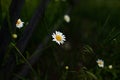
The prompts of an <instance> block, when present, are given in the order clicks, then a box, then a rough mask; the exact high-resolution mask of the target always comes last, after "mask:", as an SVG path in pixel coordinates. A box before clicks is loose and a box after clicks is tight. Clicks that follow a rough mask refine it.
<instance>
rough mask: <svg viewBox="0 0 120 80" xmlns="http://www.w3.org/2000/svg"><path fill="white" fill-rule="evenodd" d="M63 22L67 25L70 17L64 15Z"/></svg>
mask: <svg viewBox="0 0 120 80" xmlns="http://www.w3.org/2000/svg"><path fill="white" fill-rule="evenodd" d="M64 20H65V21H66V22H67V23H69V22H70V17H69V15H67V14H66V15H64Z"/></svg>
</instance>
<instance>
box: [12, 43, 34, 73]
mask: <svg viewBox="0 0 120 80" xmlns="http://www.w3.org/2000/svg"><path fill="white" fill-rule="evenodd" d="M11 45H12V46H13V47H14V48H15V49H16V50H17V52H18V53H19V55H20V56H21V57H22V58H23V59H24V61H25V62H26V63H27V64H28V66H29V67H30V69H31V70H32V72H33V73H34V74H36V72H35V70H34V69H33V68H32V66H31V64H30V63H29V62H28V60H27V59H26V58H25V57H24V56H23V55H22V53H21V52H20V50H19V49H18V48H17V47H16V46H15V44H14V43H11Z"/></svg>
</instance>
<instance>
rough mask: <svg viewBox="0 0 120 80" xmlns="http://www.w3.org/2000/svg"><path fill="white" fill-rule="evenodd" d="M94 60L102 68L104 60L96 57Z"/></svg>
mask: <svg viewBox="0 0 120 80" xmlns="http://www.w3.org/2000/svg"><path fill="white" fill-rule="evenodd" d="M96 62H97V64H98V66H99V67H102V68H103V67H104V61H103V60H102V59H98V60H97V61H96Z"/></svg>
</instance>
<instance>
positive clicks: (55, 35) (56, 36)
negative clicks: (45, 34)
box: [52, 31, 66, 45]
mask: <svg viewBox="0 0 120 80" xmlns="http://www.w3.org/2000/svg"><path fill="white" fill-rule="evenodd" d="M52 38H53V41H55V42H57V43H58V44H59V45H60V44H63V43H64V41H66V39H65V35H63V33H61V32H59V31H56V32H55V33H53V35H52Z"/></svg>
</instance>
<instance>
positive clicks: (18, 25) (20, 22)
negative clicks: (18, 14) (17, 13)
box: [16, 19, 24, 29]
mask: <svg viewBox="0 0 120 80" xmlns="http://www.w3.org/2000/svg"><path fill="white" fill-rule="evenodd" d="M23 24H24V22H22V21H21V19H18V20H17V22H16V27H17V28H19V29H20V28H22V27H23Z"/></svg>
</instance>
